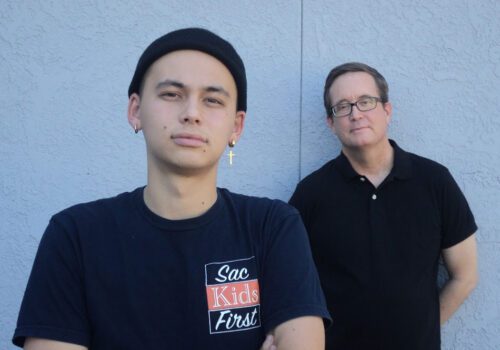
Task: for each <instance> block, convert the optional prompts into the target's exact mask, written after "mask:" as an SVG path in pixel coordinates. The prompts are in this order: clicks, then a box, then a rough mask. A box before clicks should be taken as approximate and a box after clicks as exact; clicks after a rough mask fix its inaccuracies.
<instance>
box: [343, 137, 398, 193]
mask: <svg viewBox="0 0 500 350" xmlns="http://www.w3.org/2000/svg"><path fill="white" fill-rule="evenodd" d="M342 151H343V153H344V154H345V156H346V157H347V159H348V160H349V163H351V166H352V167H353V169H354V170H355V171H356V172H357V173H358V174H360V175H364V176H366V177H367V178H368V180H370V182H371V183H372V184H373V185H374V186H375V187H378V186H379V185H380V184H381V183H382V181H384V179H385V178H386V177H387V175H389V173H390V172H391V169H392V166H393V163H394V150H393V148H392V146H391V144H390V143H389V140H388V139H385V140H384V141H383V142H380V143H379V144H378V145H376V146H372V147H366V148H363V147H361V148H348V147H343V148H342Z"/></svg>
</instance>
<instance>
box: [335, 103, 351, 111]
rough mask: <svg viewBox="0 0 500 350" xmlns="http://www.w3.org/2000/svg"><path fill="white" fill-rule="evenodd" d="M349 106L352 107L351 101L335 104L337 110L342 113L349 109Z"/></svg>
mask: <svg viewBox="0 0 500 350" xmlns="http://www.w3.org/2000/svg"><path fill="white" fill-rule="evenodd" d="M349 108H351V105H350V104H349V103H339V104H338V105H336V106H335V111H336V112H340V113H342V112H345V111H348V110H349Z"/></svg>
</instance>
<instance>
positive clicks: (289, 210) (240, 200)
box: [219, 189, 299, 216]
mask: <svg viewBox="0 0 500 350" xmlns="http://www.w3.org/2000/svg"><path fill="white" fill-rule="evenodd" d="M219 191H220V193H221V195H222V196H223V197H224V198H225V199H226V201H228V202H230V203H231V205H232V206H234V207H235V209H237V210H238V211H241V212H245V213H248V214H251V215H260V216H269V215H272V216H288V215H299V213H298V211H297V209H295V208H294V207H292V206H291V205H289V204H288V203H285V202H284V201H282V200H280V199H271V198H268V197H256V196H249V195H245V194H239V193H233V192H231V191H229V190H227V189H219Z"/></svg>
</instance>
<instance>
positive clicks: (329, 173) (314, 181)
mask: <svg viewBox="0 0 500 350" xmlns="http://www.w3.org/2000/svg"><path fill="white" fill-rule="evenodd" d="M335 161H336V159H332V160H330V161H328V162H327V163H325V164H323V165H322V166H321V167H320V168H318V169H316V170H314V171H313V172H312V173H310V174H309V175H307V176H305V177H304V178H303V179H302V180H300V181H299V183H298V185H297V189H300V188H303V189H307V188H313V187H317V186H321V185H322V183H323V182H324V181H326V180H327V179H331V178H332V177H335V174H337V172H336V171H335Z"/></svg>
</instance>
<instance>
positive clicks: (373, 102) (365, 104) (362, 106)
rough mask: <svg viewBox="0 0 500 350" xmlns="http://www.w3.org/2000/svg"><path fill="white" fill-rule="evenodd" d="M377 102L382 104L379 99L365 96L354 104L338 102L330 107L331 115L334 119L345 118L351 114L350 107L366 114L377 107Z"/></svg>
mask: <svg viewBox="0 0 500 350" xmlns="http://www.w3.org/2000/svg"><path fill="white" fill-rule="evenodd" d="M377 102H382V99H381V98H380V97H373V96H366V97H362V98H360V99H359V100H357V101H356V102H353V103H350V102H340V103H337V104H336V105H335V106H332V114H333V116H334V117H336V118H340V117H347V116H348V115H351V113H352V106H356V108H357V109H358V111H360V112H367V111H371V110H372V109H375V107H377Z"/></svg>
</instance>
